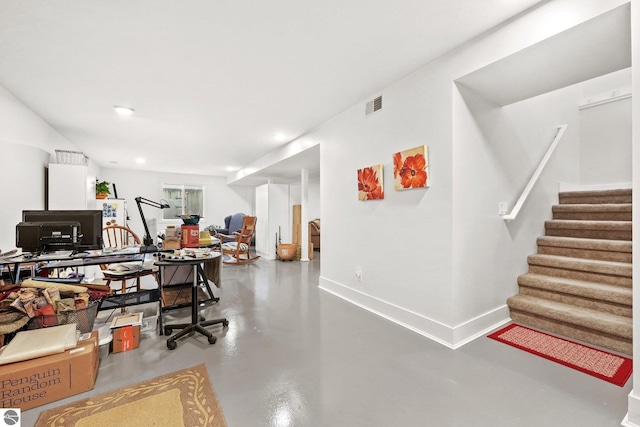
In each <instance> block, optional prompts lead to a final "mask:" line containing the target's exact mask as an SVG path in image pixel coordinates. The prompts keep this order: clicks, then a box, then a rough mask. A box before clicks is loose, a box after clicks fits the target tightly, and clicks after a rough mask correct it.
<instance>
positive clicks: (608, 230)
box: [544, 219, 632, 240]
mask: <svg viewBox="0 0 640 427" xmlns="http://www.w3.org/2000/svg"><path fill="white" fill-rule="evenodd" d="M631 224H632V223H631V221H578V220H565V219H554V220H549V221H545V223H544V226H545V232H546V235H547V236H564V237H582V238H587V239H609V240H631Z"/></svg>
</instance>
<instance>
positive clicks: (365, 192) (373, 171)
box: [358, 165, 384, 200]
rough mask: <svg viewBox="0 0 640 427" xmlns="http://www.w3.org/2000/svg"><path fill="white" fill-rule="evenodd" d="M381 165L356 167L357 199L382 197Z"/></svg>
mask: <svg viewBox="0 0 640 427" xmlns="http://www.w3.org/2000/svg"><path fill="white" fill-rule="evenodd" d="M382 172H383V171H382V165H375V166H370V167H367V168H363V169H358V200H380V199H384V185H383V184H384V182H383V176H382Z"/></svg>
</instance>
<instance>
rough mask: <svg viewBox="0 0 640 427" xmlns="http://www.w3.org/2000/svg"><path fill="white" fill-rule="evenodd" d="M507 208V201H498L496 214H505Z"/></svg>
mask: <svg viewBox="0 0 640 427" xmlns="http://www.w3.org/2000/svg"><path fill="white" fill-rule="evenodd" d="M508 208H509V206H508V204H507V202H498V215H506V214H507V209H508Z"/></svg>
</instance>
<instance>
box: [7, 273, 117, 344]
mask: <svg viewBox="0 0 640 427" xmlns="http://www.w3.org/2000/svg"><path fill="white" fill-rule="evenodd" d="M4 288H7V289H4V290H2V291H1V292H0V335H2V336H3V337H4V335H6V334H10V333H12V332H15V331H17V330H19V329H21V328H22V327H24V326H25V325H27V327H28V329H39V328H46V327H50V326H58V325H66V324H72V323H73V324H75V325H76V328H77V329H78V331H80V332H90V331H91V329H92V328H93V321H94V319H95V317H96V312H97V309H98V305H99V300H100V299H101V298H102V297H103V296H104V295H105V292H103V291H96V290H90V289H88V288H87V287H84V286H78V285H70V284H66V283H55V282H44V281H39V280H32V279H27V280H24V281H23V282H22V283H21V284H20V285H19V286H17V285H15V286H5V287H4ZM2 341H3V340H2ZM2 341H0V345H1V344H2Z"/></svg>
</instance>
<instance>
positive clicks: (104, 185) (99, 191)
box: [96, 178, 111, 199]
mask: <svg viewBox="0 0 640 427" xmlns="http://www.w3.org/2000/svg"><path fill="white" fill-rule="evenodd" d="M109 194H111V191H109V183H108V182H107V181H100V180H99V179H98V178H96V199H106V198H107V196H108V195H109Z"/></svg>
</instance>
